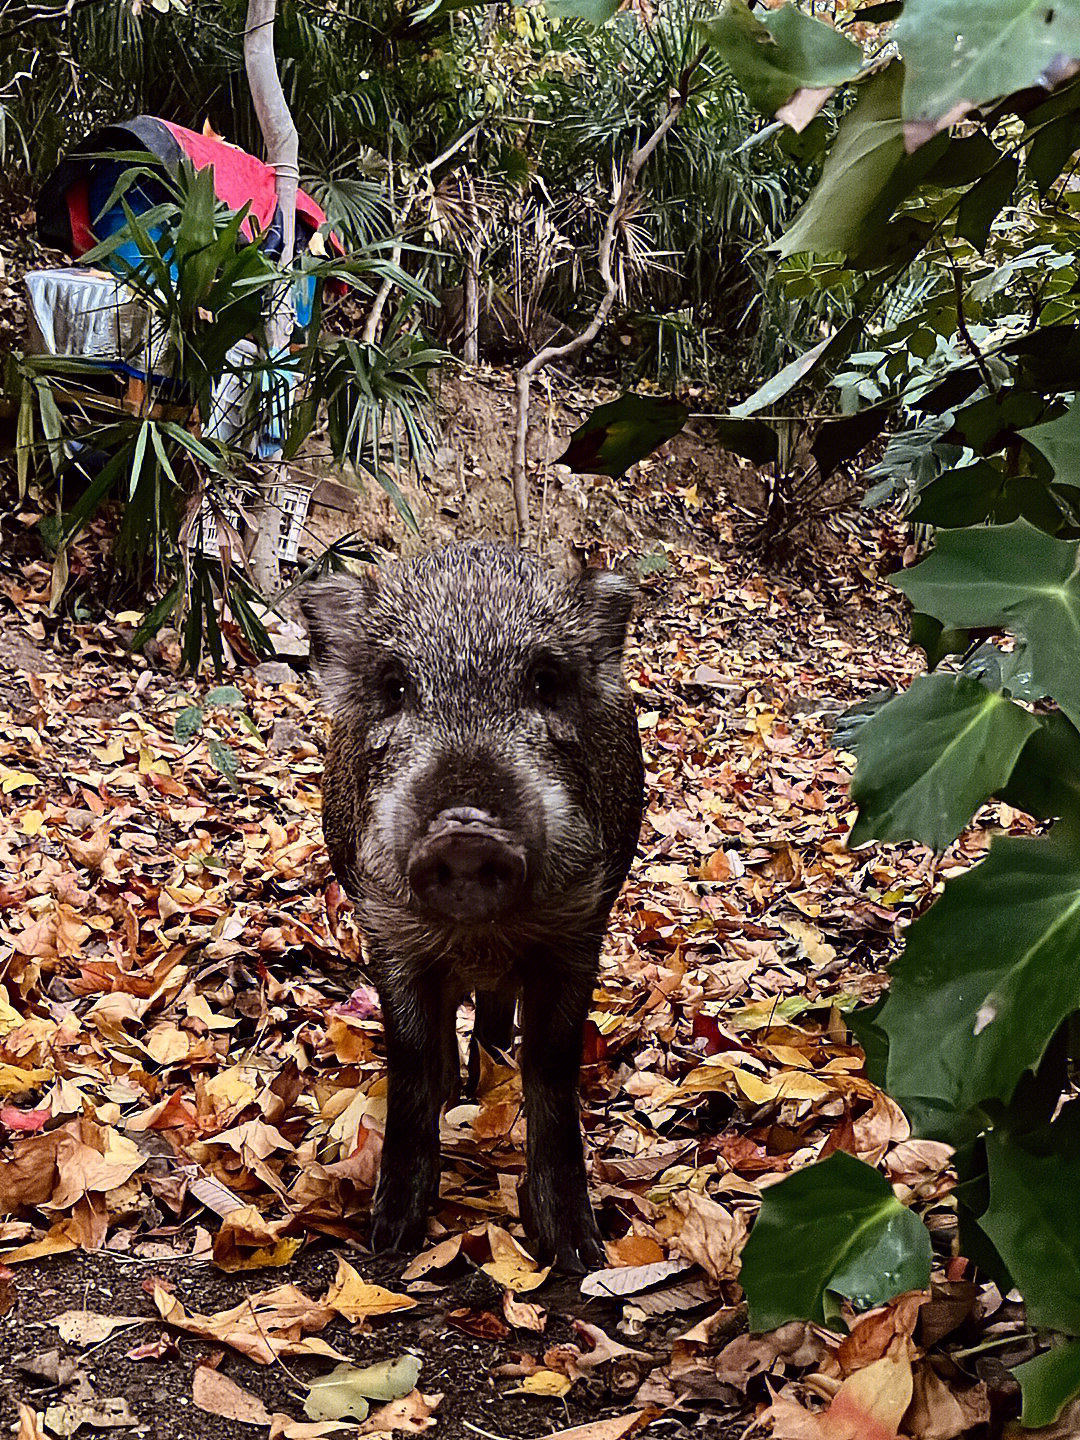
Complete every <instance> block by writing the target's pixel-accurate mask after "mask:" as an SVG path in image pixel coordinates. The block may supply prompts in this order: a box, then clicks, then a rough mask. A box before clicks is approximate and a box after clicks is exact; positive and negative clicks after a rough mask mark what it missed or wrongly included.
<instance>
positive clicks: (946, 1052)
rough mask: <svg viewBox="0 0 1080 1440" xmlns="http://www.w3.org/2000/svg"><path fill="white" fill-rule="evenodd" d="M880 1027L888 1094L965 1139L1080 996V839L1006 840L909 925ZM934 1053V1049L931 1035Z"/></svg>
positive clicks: (920, 1118)
mask: <svg viewBox="0 0 1080 1440" xmlns="http://www.w3.org/2000/svg"><path fill="white" fill-rule="evenodd" d="M892 976H893V979H892V986H891V988H890V991H889V997H888V999H887V1000H886V1002H885V1005H884V1008H883V1009H882V1012H881V1016H880V1018H879V1021H878V1023H879V1025H880V1026H881V1029H882V1030H884V1031H885V1033H886V1034H887V1035H888V1037H889V1064H888V1071H887V1079H888V1086H887V1088H888V1091H889V1094H890V1095H893V1096H895V1097H896V1099H897V1100H899V1101H900V1103H901V1104H902V1105H904V1107H905V1108H909V1107H910V1109H911V1111H913V1112H915V1113H914V1115H913V1118H914V1119H916V1122H917V1125H918V1128H919V1129H920V1131H921V1132H922V1133H923V1134H928V1135H934V1136H936V1137H938V1138H940V1139H943V1140H950V1141H957V1140H959V1139H960V1138H961V1137H963V1136H966V1135H967V1134H968V1133H969V1132H970V1124H969V1116H970V1113H971V1111H973V1110H974V1109H975V1108H976V1107H978V1106H980V1105H982V1104H984V1103H985V1102H987V1101H991V1100H997V1101H1000V1102H1001V1103H1002V1104H1007V1103H1008V1102H1009V1100H1010V1099H1011V1098H1012V1095H1013V1092H1014V1091H1015V1089H1016V1086H1017V1084H1018V1082H1019V1081H1020V1078H1021V1076H1022V1075H1023V1074H1024V1073H1025V1071H1028V1070H1034V1068H1035V1067H1036V1066H1037V1065H1038V1063H1039V1060H1040V1058H1041V1056H1042V1054H1043V1052H1044V1051H1045V1049H1046V1047H1047V1045H1048V1044H1049V1043H1050V1040H1051V1038H1052V1036H1053V1035H1054V1032H1055V1031H1056V1030H1057V1028H1058V1026H1059V1025H1060V1024H1061V1023H1062V1021H1063V1020H1064V1019H1065V1018H1066V1016H1068V1015H1071V1014H1072V1013H1073V1011H1075V1010H1076V1008H1077V997H1078V995H1080V838H1078V833H1077V831H1076V829H1075V828H1072V827H1064V826H1059V827H1057V828H1056V829H1055V830H1054V831H1053V832H1052V833H1051V834H1050V835H1048V836H1043V837H1040V838H1039V839H1037V840H1029V839H1019V838H1014V837H1012V836H1006V837H1002V838H999V839H997V840H995V841H994V842H993V844H992V845H991V846H990V853H989V855H988V856H987V858H986V859H985V860H984V861H982V863H981V864H979V865H976V866H975V867H974V868H973V869H971V870H969V871H968V872H967V873H966V874H964V875H961V876H960V877H959V878H958V879H956V880H950V881H949V883H948V884H947V885H946V886H945V891H944V893H943V894H942V896H941V898H940V899H939V900H937V901H936V902H935V904H934V905H932V906H931V907H930V909H929V910H928V911H927V912H926V914H925V915H923V916H921V917H920V918H919V919H918V920H916V921H915V923H914V924H913V925H912V926H911V929H910V930H909V931H908V937H907V944H906V946H905V948H904V953H903V954H902V955H901V957H900V959H899V960H898V961H897V962H896V963H895V965H894V966H893V969H892ZM928 1036H932V1037H933V1043H932V1044H928V1043H927V1037H928Z"/></svg>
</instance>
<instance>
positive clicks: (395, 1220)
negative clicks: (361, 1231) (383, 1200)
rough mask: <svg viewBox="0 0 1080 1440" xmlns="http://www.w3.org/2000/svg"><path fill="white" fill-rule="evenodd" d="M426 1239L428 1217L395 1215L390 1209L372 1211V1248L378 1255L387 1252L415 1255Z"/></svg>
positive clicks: (397, 1213)
mask: <svg viewBox="0 0 1080 1440" xmlns="http://www.w3.org/2000/svg"><path fill="white" fill-rule="evenodd" d="M426 1238H427V1216H426V1215H416V1214H411V1215H410V1214H404V1213H402V1212H401V1211H400V1210H398V1211H397V1212H396V1213H394V1212H393V1211H392V1210H389V1207H388V1208H387V1209H382V1208H378V1209H376V1210H374V1211H372V1215H371V1248H372V1250H373V1252H374V1253H375V1254H376V1255H379V1254H383V1253H385V1252H387V1251H389V1252H391V1253H395V1252H398V1253H402V1254H405V1253H413V1254H415V1253H416V1251H418V1250H420V1249H421V1248H422V1247H423V1244H424V1241H425V1239H426Z"/></svg>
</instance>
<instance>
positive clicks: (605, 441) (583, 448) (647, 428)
mask: <svg viewBox="0 0 1080 1440" xmlns="http://www.w3.org/2000/svg"><path fill="white" fill-rule="evenodd" d="M689 415H690V411H689V410H688V409H687V408H686V406H685V405H684V404H683V403H682V401H680V400H673V399H671V398H669V397H667V396H664V395H636V394H634V392H633V391H628V392H627V394H625V395H620V396H619V398H618V399H617V400H612V401H610V402H609V403H608V404H607V405H599V406H597V408H596V409H595V410H594V411H593V412H592V414H591V415H590V416H589V417H588V419H587V420H586V421H585V422H584V424H582V425H579V426H578V428H577V429H576V430H575V431H574V433H573V434H572V435H571V436H570V443H569V444H568V445H567V447H566V449H565V450H564V451H563V453H562V454H561V455H560V456H559V462H558V463H559V464H560V465H569V467H570V469H571V470H575V471H577V473H578V474H579V475H623V474H625V472H626V471H627V470H629V468H630V466H631V465H633V464H635V463H636V462H637V461H638V460H641V459H643V458H644V457H645V456H646V455H649V454H651V453H652V451H653V450H656V449H657V448H658V447H659V446H660V445H662V444H663V443H664V441H665V440H670V439H671V438H672V436H674V435H678V433H679V431H680V430H681V429H682V428H683V426H684V425H685V424H686V421H687V419H688V417H689Z"/></svg>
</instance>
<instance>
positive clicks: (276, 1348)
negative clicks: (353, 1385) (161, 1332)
mask: <svg viewBox="0 0 1080 1440" xmlns="http://www.w3.org/2000/svg"><path fill="white" fill-rule="evenodd" d="M150 1295H151V1299H152V1300H153V1302H154V1304H155V1305H156V1306H157V1309H158V1314H159V1315H160V1316H161V1318H162V1319H163V1320H164V1321H165V1323H166V1324H167V1325H172V1326H174V1327H175V1328H176V1329H177V1330H185V1331H187V1333H188V1334H189V1335H198V1336H200V1337H201V1338H202V1339H203V1340H212V1341H214V1342H215V1343H216V1344H218V1345H228V1346H229V1348H230V1349H232V1350H238V1351H239V1352H240V1354H241V1355H246V1356H248V1358H249V1359H251V1360H254V1361H256V1363H257V1364H259V1365H272V1364H273V1363H274V1361H275V1360H277V1359H278V1358H279V1357H280V1356H282V1355H324V1356H326V1357H327V1358H328V1359H330V1360H342V1359H344V1356H342V1355H340V1354H339V1353H338V1352H337V1351H336V1350H334V1349H333V1348H332V1347H331V1346H330V1345H328V1344H327V1343H326V1342H325V1341H324V1340H320V1339H319V1338H318V1337H317V1336H316V1335H314V1334H310V1333H305V1332H311V1331H318V1330H322V1329H324V1328H325V1327H326V1326H327V1325H328V1324H329V1323H330V1321H331V1320H332V1319H333V1318H334V1314H335V1312H334V1311H333V1310H331V1309H330V1307H329V1306H326V1305H320V1304H318V1303H317V1302H316V1301H314V1300H312V1299H310V1298H309V1297H308V1296H307V1295H305V1294H304V1292H303V1291H302V1290H299V1289H298V1288H297V1287H296V1286H295V1285H279V1286H277V1287H276V1289H273V1290H265V1291H263V1292H262V1294H260V1295H253V1296H249V1297H248V1298H247V1299H246V1300H244V1301H243V1302H242V1303H241V1304H239V1305H235V1306H234V1307H233V1308H232V1309H231V1310H219V1311H216V1312H215V1313H214V1314H212V1315H199V1314H196V1313H195V1312H194V1311H192V1312H191V1313H189V1312H188V1311H187V1310H185V1309H184V1307H183V1305H181V1303H180V1301H179V1300H177V1298H176V1296H175V1295H171V1294H170V1293H169V1292H168V1290H166V1288H165V1286H164V1285H163V1284H162V1283H161V1281H160V1280H154V1281H153V1282H152V1286H151V1291H150Z"/></svg>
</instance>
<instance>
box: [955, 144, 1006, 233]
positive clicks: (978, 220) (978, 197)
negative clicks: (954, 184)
mask: <svg viewBox="0 0 1080 1440" xmlns="http://www.w3.org/2000/svg"><path fill="white" fill-rule="evenodd" d="M1019 178H1020V163H1019V161H1018V160H1016V159H1015V157H1014V156H1012V155H1006V156H1004V157H1003V158H1002V159H1001V160H999V161H998V163H997V164H996V165H995V166H994V168H993V169H992V170H988V171H987V172H986V174H985V175H984V176H982V178H981V179H980V180H977V181H976V182H975V184H974V185H972V186H971V188H970V189H969V190H967V191H965V193H964V195H963V196H962V197H961V200H960V204H959V206H958V207H957V211H956V233H957V234H958V235H962V236H963V237H964V239H965V240H967V241H969V242H970V244H972V245H974V247H975V249H976V250H985V249H986V242H987V241H988V240H989V239H990V227H991V226H992V225H993V223H994V221H995V220H996V219H997V217H998V215H999V214H1000V212H1001V211H1002V210H1003V209H1004V208H1005V206H1006V205H1007V204H1008V203H1009V201H1010V200H1011V199H1012V197H1013V193H1014V192H1015V190H1016V182H1017V180H1019Z"/></svg>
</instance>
